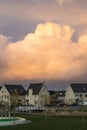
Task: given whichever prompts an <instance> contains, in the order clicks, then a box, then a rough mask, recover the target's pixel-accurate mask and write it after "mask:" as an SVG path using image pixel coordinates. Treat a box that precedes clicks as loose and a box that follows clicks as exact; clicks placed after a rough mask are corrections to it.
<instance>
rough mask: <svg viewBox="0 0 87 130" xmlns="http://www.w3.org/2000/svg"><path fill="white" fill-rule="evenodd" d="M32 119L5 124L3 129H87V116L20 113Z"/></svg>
mask: <svg viewBox="0 0 87 130" xmlns="http://www.w3.org/2000/svg"><path fill="white" fill-rule="evenodd" d="M18 116H21V117H24V118H26V119H27V120H31V123H29V124H23V125H16V126H5V127H1V128H0V129H1V130H86V129H87V118H77V117H75V118H74V117H56V116H45V115H36V114H35V115H30V114H24V115H23V114H22V115H18Z"/></svg>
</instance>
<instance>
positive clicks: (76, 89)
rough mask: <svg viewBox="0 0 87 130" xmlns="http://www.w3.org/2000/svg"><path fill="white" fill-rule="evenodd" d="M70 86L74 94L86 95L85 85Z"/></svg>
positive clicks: (86, 84) (86, 87) (86, 86)
mask: <svg viewBox="0 0 87 130" xmlns="http://www.w3.org/2000/svg"><path fill="white" fill-rule="evenodd" d="M70 86H71V88H72V90H73V91H74V92H75V93H87V83H73V84H71V85H70Z"/></svg>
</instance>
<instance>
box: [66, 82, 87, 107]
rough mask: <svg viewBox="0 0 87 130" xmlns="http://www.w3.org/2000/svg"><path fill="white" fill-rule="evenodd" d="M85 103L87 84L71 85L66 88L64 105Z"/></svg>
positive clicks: (86, 99) (86, 100)
mask: <svg viewBox="0 0 87 130" xmlns="http://www.w3.org/2000/svg"><path fill="white" fill-rule="evenodd" d="M85 102H87V84H86V83H73V84H70V86H68V87H67V90H66V94H65V103H66V104H67V105H71V104H79V105H80V104H84V103H85Z"/></svg>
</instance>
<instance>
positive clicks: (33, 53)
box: [0, 0, 87, 88]
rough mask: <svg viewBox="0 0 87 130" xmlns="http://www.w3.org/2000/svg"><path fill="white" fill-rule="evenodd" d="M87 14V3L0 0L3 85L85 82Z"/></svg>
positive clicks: (75, 1) (0, 68)
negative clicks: (33, 81) (13, 82)
mask: <svg viewBox="0 0 87 130" xmlns="http://www.w3.org/2000/svg"><path fill="white" fill-rule="evenodd" d="M86 14H87V0H84V1H83V0H0V82H6V81H9V82H10V81H24V80H27V81H28V80H36V81H43V80H44V81H47V82H50V81H51V82H50V83H51V84H52V81H53V82H54V81H55V83H56V82H57V83H59V84H60V83H66V82H86V81H87V17H86ZM55 86H56V87H57V86H58V84H56V85H55ZM59 86H61V85H59ZM53 88H54V84H53Z"/></svg>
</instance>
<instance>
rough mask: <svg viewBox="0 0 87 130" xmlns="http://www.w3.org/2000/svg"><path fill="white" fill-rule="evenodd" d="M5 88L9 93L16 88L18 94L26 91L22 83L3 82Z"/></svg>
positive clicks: (23, 93)
mask: <svg viewBox="0 0 87 130" xmlns="http://www.w3.org/2000/svg"><path fill="white" fill-rule="evenodd" d="M5 87H6V89H7V90H8V92H9V93H10V94H13V93H14V91H15V90H17V92H18V94H19V95H25V94H26V91H25V89H24V88H23V86H22V85H17V84H5Z"/></svg>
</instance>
